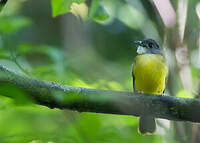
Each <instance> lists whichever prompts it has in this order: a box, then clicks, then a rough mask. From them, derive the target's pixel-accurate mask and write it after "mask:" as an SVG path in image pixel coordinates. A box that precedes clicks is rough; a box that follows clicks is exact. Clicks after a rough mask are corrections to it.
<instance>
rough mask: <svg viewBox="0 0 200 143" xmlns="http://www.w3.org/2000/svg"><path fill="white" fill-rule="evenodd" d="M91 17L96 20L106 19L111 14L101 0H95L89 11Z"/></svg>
mask: <svg viewBox="0 0 200 143" xmlns="http://www.w3.org/2000/svg"><path fill="white" fill-rule="evenodd" d="M89 17H90V18H91V19H92V20H94V21H105V20H107V19H108V18H109V15H108V13H107V12H106V10H105V8H104V7H103V4H102V3H101V1H99V0H93V1H92V4H91V8H90V11H89Z"/></svg>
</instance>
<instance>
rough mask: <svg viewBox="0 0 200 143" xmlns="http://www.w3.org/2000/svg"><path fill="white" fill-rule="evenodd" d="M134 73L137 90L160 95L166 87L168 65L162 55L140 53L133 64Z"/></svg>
mask: <svg viewBox="0 0 200 143" xmlns="http://www.w3.org/2000/svg"><path fill="white" fill-rule="evenodd" d="M133 75H134V77H135V90H136V91H137V92H144V93H147V94H155V95H160V94H162V93H163V91H164V89H165V83H166V78H167V75H168V66H167V63H166V61H165V59H164V57H163V56H162V55H158V54H143V55H138V56H137V57H136V58H135V62H134V65H133Z"/></svg>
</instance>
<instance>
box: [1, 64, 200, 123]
mask: <svg viewBox="0 0 200 143" xmlns="http://www.w3.org/2000/svg"><path fill="white" fill-rule="evenodd" d="M9 87H15V88H17V89H19V90H20V91H23V93H25V95H26V96H27V97H28V98H31V99H33V101H34V102H35V103H37V104H40V105H44V106H47V107H50V108H59V109H70V110H76V111H79V112H95V113H106V114H119V115H133V116H140V115H142V114H149V115H151V116H154V117H156V118H164V119H169V120H182V121H192V122H200V100H198V99H186V98H177V97H172V96H156V95H145V94H135V93H132V92H119V91H110V90H98V89H88V88H80V87H71V86H67V85H60V84H57V83H53V82H44V81H39V80H34V79H31V78H28V77H25V76H22V75H19V74H16V73H15V72H12V71H10V70H9V69H7V68H6V67H4V66H0V94H1V95H3V96H9V97H15V96H17V95H13V94H14V93H13V92H12V91H11V90H10V89H11V88H9Z"/></svg>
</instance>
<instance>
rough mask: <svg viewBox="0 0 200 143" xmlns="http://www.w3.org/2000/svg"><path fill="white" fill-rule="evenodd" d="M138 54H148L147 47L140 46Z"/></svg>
mask: <svg viewBox="0 0 200 143" xmlns="http://www.w3.org/2000/svg"><path fill="white" fill-rule="evenodd" d="M137 53H138V54H145V53H147V49H146V48H145V47H142V46H138V48H137Z"/></svg>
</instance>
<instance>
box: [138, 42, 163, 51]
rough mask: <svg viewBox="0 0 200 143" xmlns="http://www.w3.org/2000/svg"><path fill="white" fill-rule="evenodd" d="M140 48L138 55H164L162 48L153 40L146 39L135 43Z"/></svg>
mask: <svg viewBox="0 0 200 143" xmlns="http://www.w3.org/2000/svg"><path fill="white" fill-rule="evenodd" d="M135 43H136V44H137V45H139V46H138V48H137V53H138V54H162V50H161V48H160V46H159V45H158V44H157V43H156V41H154V40H153V39H145V40H142V41H135Z"/></svg>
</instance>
